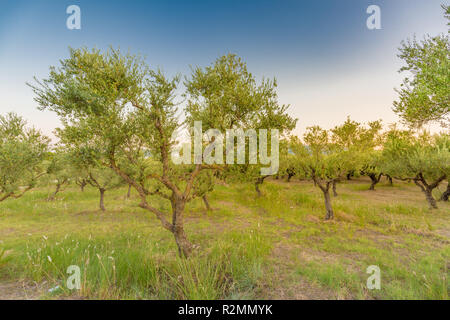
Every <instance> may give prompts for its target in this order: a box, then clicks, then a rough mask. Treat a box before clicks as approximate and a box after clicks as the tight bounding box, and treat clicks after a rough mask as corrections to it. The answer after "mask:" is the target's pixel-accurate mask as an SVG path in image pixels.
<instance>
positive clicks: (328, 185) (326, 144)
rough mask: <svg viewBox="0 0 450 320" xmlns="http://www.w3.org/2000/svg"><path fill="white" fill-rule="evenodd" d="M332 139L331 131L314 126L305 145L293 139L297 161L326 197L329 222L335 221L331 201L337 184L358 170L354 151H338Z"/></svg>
mask: <svg viewBox="0 0 450 320" xmlns="http://www.w3.org/2000/svg"><path fill="white" fill-rule="evenodd" d="M330 136H331V134H330V132H328V131H327V130H325V129H322V128H320V127H319V126H313V127H308V128H307V130H306V132H305V134H304V136H303V143H302V142H301V141H300V139H298V138H297V137H293V138H292V150H293V153H294V154H295V156H296V157H297V162H298V164H299V168H300V169H301V170H302V172H303V175H304V176H306V177H308V178H310V179H312V180H313V182H314V184H315V185H316V186H318V187H319V189H320V190H321V191H322V193H323V197H324V201H325V210H326V215H325V220H330V219H333V217H334V212H333V207H332V204H331V197H330V190H332V187H333V184H334V183H335V182H336V181H337V180H339V179H341V178H342V177H343V176H345V175H346V174H347V172H348V171H349V170H350V169H351V168H354V166H355V165H354V163H353V157H352V150H351V149H350V150H344V149H342V148H338V147H336V145H334V144H333V143H332V141H331V137H330Z"/></svg>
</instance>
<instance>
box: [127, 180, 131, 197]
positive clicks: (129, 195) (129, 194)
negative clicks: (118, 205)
mask: <svg viewBox="0 0 450 320" xmlns="http://www.w3.org/2000/svg"><path fill="white" fill-rule="evenodd" d="M130 197H131V184H129V185H128V192H127V199H130Z"/></svg>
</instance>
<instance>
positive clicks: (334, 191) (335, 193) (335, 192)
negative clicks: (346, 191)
mask: <svg viewBox="0 0 450 320" xmlns="http://www.w3.org/2000/svg"><path fill="white" fill-rule="evenodd" d="M336 184H337V181H336V180H333V196H334V197H337V196H338V193H337V191H336Z"/></svg>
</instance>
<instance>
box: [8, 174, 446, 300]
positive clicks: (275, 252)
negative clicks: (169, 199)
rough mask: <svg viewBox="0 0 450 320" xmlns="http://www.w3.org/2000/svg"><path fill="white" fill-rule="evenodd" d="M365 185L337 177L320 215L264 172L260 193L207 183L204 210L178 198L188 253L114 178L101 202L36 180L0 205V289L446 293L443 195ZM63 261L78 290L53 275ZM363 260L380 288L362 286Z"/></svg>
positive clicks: (309, 190) (123, 294) (346, 295)
mask: <svg viewBox="0 0 450 320" xmlns="http://www.w3.org/2000/svg"><path fill="white" fill-rule="evenodd" d="M368 186H369V181H368V180H366V179H364V178H360V179H356V180H352V181H349V182H347V181H345V182H343V183H340V184H339V185H338V193H339V196H338V197H336V198H333V207H334V210H335V215H336V217H335V220H334V221H331V222H325V221H323V217H324V204H323V199H322V195H321V192H320V190H318V189H317V188H314V186H313V185H312V183H309V182H306V181H301V182H300V181H292V182H291V183H286V182H284V181H281V180H269V181H266V182H265V183H264V185H263V186H262V190H263V193H264V196H263V197H261V198H257V197H255V191H254V190H253V186H252V185H232V186H223V185H217V186H216V188H215V190H214V192H213V193H212V194H211V195H210V202H211V205H212V206H213V208H214V210H213V211H210V212H207V211H205V209H204V207H203V204H202V202H201V200H199V199H197V200H195V201H193V202H192V203H190V204H189V206H188V207H187V208H186V232H187V234H188V236H189V238H190V240H191V241H192V242H193V243H194V244H195V245H196V249H195V252H194V254H193V256H192V257H191V258H190V259H188V260H184V259H180V258H179V257H178V256H177V255H176V252H177V250H176V246H175V242H174V239H173V236H172V235H171V234H170V233H169V232H167V231H166V230H164V229H163V228H162V227H161V226H160V223H159V221H158V220H157V219H156V218H155V217H154V216H153V215H151V214H150V213H148V212H146V211H144V210H143V209H141V208H139V207H138V206H137V204H138V199H137V198H135V195H133V196H132V198H131V199H129V200H127V199H125V194H126V192H127V190H126V188H123V189H119V190H113V191H110V192H108V193H107V194H106V198H105V205H106V208H107V211H106V212H102V211H99V210H97V207H98V193H97V191H96V190H95V189H93V188H86V190H85V191H84V192H80V191H79V189H77V188H75V187H71V188H69V189H68V190H66V191H65V192H63V193H61V194H59V195H58V197H57V200H56V201H52V202H49V201H46V198H47V195H48V193H49V191H50V190H49V189H48V188H46V187H41V188H38V189H36V190H34V191H32V192H30V193H28V194H26V195H25V196H24V197H23V198H21V199H18V200H7V201H5V202H3V203H0V289H1V284H2V282H3V283H11V282H13V283H20V282H27V283H37V284H40V285H41V286H40V287H41V289H42V290H41V291H40V292H39V298H44V299H45V298H48V299H60V298H87V299H303V298H307V299H448V293H449V274H448V265H449V257H450V246H449V243H450V239H449V234H450V219H449V212H450V205H449V204H448V203H442V202H440V203H439V204H438V205H439V207H440V208H439V209H438V210H434V211H430V210H429V209H428V208H427V203H426V202H425V199H424V197H423V195H422V194H421V192H420V191H419V190H418V188H416V187H415V186H414V185H412V184H408V183H405V182H395V183H394V186H389V185H387V184H384V183H383V182H382V183H380V184H378V185H377V187H376V188H377V190H376V191H368V190H367V189H368ZM152 201H153V203H154V204H158V205H159V206H161V207H164V206H166V205H167V204H165V203H159V202H158V201H159V200H158V199H156V198H155V199H152ZM70 265H77V266H79V267H80V270H81V290H75V291H71V290H69V289H67V287H66V285H65V283H66V279H67V278H68V276H69V274H67V273H66V270H67V267H68V266H70ZM370 265H377V266H379V267H380V270H381V290H368V289H367V286H366V280H367V278H368V277H369V274H366V269H367V267H368V266H370ZM56 286H59V287H58V288H59V289H58V290H54V291H52V292H51V293H50V292H49V291H48V289H49V288H54V287H56ZM0 291H1V290H0ZM3 294H7V293H3ZM0 298H2V293H0Z"/></svg>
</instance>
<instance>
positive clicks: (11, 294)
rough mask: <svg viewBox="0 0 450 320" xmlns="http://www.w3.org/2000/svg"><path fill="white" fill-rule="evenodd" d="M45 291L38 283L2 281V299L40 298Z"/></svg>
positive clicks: (0, 292) (0, 297) (0, 290)
mask: <svg viewBox="0 0 450 320" xmlns="http://www.w3.org/2000/svg"><path fill="white" fill-rule="evenodd" d="M44 292H45V290H44V289H43V288H42V287H41V286H38V285H36V284H30V283H25V282H1V281H0V300H38V299H39V298H40V297H42V296H43V294H44Z"/></svg>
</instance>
